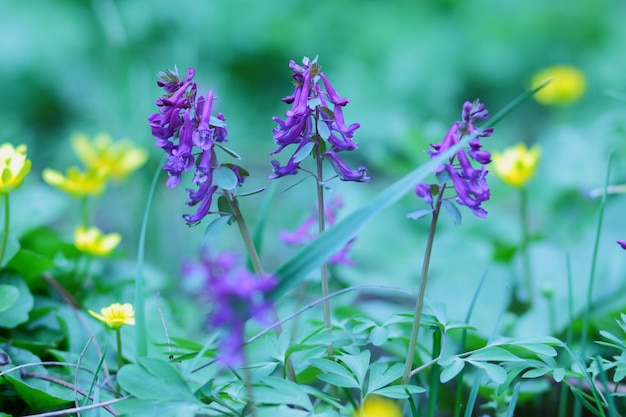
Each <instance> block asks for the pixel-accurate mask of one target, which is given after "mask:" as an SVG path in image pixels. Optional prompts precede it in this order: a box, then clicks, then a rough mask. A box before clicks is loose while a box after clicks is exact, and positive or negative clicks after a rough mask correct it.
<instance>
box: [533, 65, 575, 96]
mask: <svg viewBox="0 0 626 417" xmlns="http://www.w3.org/2000/svg"><path fill="white" fill-rule="evenodd" d="M548 79H552V81H551V82H550V83H549V84H547V85H546V86H545V87H543V88H542V89H541V90H539V91H537V92H536V93H535V95H534V97H535V100H537V101H538V102H539V103H541V104H545V105H548V106H549V105H554V106H563V105H566V104H570V103H573V102H575V101H576V100H578V99H579V98H580V97H581V96H582V95H583V93H584V92H585V86H586V83H585V76H584V74H583V73H582V72H581V71H580V70H579V69H577V68H575V67H570V66H566V65H558V66H555V67H550V68H546V69H544V70H543V71H540V72H538V73H536V74H535V75H534V76H533V77H532V81H531V87H532V88H535V87H538V86H539V85H540V84H542V83H543V82H545V81H547V80H548Z"/></svg>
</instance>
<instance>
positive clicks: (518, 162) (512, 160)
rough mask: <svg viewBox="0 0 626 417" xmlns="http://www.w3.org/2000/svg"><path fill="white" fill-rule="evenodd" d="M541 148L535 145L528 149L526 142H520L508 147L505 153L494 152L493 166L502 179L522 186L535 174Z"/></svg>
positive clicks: (510, 183)
mask: <svg viewBox="0 0 626 417" xmlns="http://www.w3.org/2000/svg"><path fill="white" fill-rule="evenodd" d="M540 156H541V149H540V148H539V146H537V145H535V146H533V147H532V148H531V149H528V148H527V147H526V145H525V144H523V143H518V144H517V145H515V146H514V147H512V148H507V149H505V150H504V153H499V152H494V153H493V155H492V159H493V167H494V170H495V171H496V175H498V176H499V177H500V178H502V181H504V182H505V183H507V184H509V185H513V186H515V187H521V186H523V185H524V184H526V182H528V180H529V179H530V178H531V177H532V176H533V174H534V173H535V169H536V168H537V163H538V161H539V157H540Z"/></svg>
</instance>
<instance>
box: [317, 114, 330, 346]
mask: <svg viewBox="0 0 626 417" xmlns="http://www.w3.org/2000/svg"><path fill="white" fill-rule="evenodd" d="M317 121H318V118H317V117H316V118H315V129H316V132H317ZM317 138H318V142H317V145H316V146H315V152H316V154H315V161H316V165H317V182H316V188H317V219H318V226H319V227H318V230H319V233H320V234H322V232H324V230H326V214H325V213H324V186H323V185H322V181H323V178H324V167H323V165H322V149H321V146H320V145H321V142H322V138H321V136H320V135H319V133H318V135H317ZM320 277H321V281H322V297H324V298H325V300H324V323H325V324H326V330H328V332H329V333H330V331H331V328H332V326H331V321H330V300H329V298H328V294H329V290H328V264H327V263H326V262H324V263H323V264H322V265H321V266H320ZM333 351H334V348H333V345H332V343H329V344H328V355H329V356H333Z"/></svg>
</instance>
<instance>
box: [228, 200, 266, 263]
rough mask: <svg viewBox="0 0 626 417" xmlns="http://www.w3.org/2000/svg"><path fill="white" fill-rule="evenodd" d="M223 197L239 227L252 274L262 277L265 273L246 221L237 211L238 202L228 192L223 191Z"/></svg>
mask: <svg viewBox="0 0 626 417" xmlns="http://www.w3.org/2000/svg"><path fill="white" fill-rule="evenodd" d="M224 196H225V197H226V200H228V204H229V205H230V208H231V209H232V210H233V217H234V218H235V222H236V223H237V227H239V232H240V233H241V238H242V239H243V243H244V245H246V250H247V251H248V256H249V257H250V262H251V263H252V268H253V269H254V273H255V274H257V275H263V274H264V273H265V271H264V270H263V264H262V263H261V258H260V257H259V253H258V251H257V250H256V246H254V241H253V240H252V235H251V234H250V229H248V224H247V223H246V220H245V218H244V217H243V214H242V213H241V210H240V209H239V202H238V201H237V198H236V197H235V196H233V195H232V193H231V192H230V191H229V190H224Z"/></svg>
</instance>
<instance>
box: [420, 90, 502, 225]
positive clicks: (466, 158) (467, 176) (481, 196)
mask: <svg viewBox="0 0 626 417" xmlns="http://www.w3.org/2000/svg"><path fill="white" fill-rule="evenodd" d="M488 118H489V112H488V111H487V109H486V108H485V105H484V104H482V103H480V102H479V101H478V100H476V101H475V102H473V103H472V102H469V101H466V102H465V103H464V104H463V110H462V117H461V120H460V121H456V122H454V124H453V125H452V127H451V128H450V130H449V131H448V133H447V134H446V136H445V137H444V138H443V140H442V141H441V142H440V143H436V144H431V145H430V146H431V147H432V149H430V150H428V151H427V152H428V153H429V154H430V157H431V159H432V158H435V157H436V156H438V155H440V154H441V153H442V152H445V151H446V150H448V149H450V148H451V147H452V146H453V145H455V144H457V143H458V142H459V141H460V140H461V138H463V136H466V135H473V138H472V139H471V140H470V142H469V149H461V150H459V151H458V152H457V153H456V154H454V155H453V156H452V157H451V158H450V160H449V161H448V163H446V164H443V165H442V166H440V167H438V168H437V169H436V170H435V172H436V173H437V176H438V178H439V180H440V182H442V183H447V182H449V181H451V182H452V185H453V186H454V189H455V190H456V201H457V203H459V204H462V205H464V206H467V207H469V209H470V210H472V213H474V215H476V216H477V217H481V218H485V217H487V211H485V209H484V208H483V207H482V203H483V202H484V201H487V200H489V186H488V185H487V179H486V176H487V173H488V172H489V171H487V169H486V165H487V164H488V163H490V162H491V154H490V153H489V152H488V151H485V150H483V149H481V148H482V145H481V144H480V138H481V137H488V136H491V134H492V133H493V128H488V129H480V128H477V127H475V126H474V123H477V122H480V121H483V120H487V119H488ZM470 160H474V161H475V162H477V163H478V164H479V165H480V167H479V168H474V167H473V166H472V163H471V161H470ZM415 194H417V196H418V197H420V198H423V199H424V201H425V202H426V203H427V204H431V205H432V204H433V196H432V194H431V186H430V185H429V184H425V183H420V184H417V186H416V187H415Z"/></svg>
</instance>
